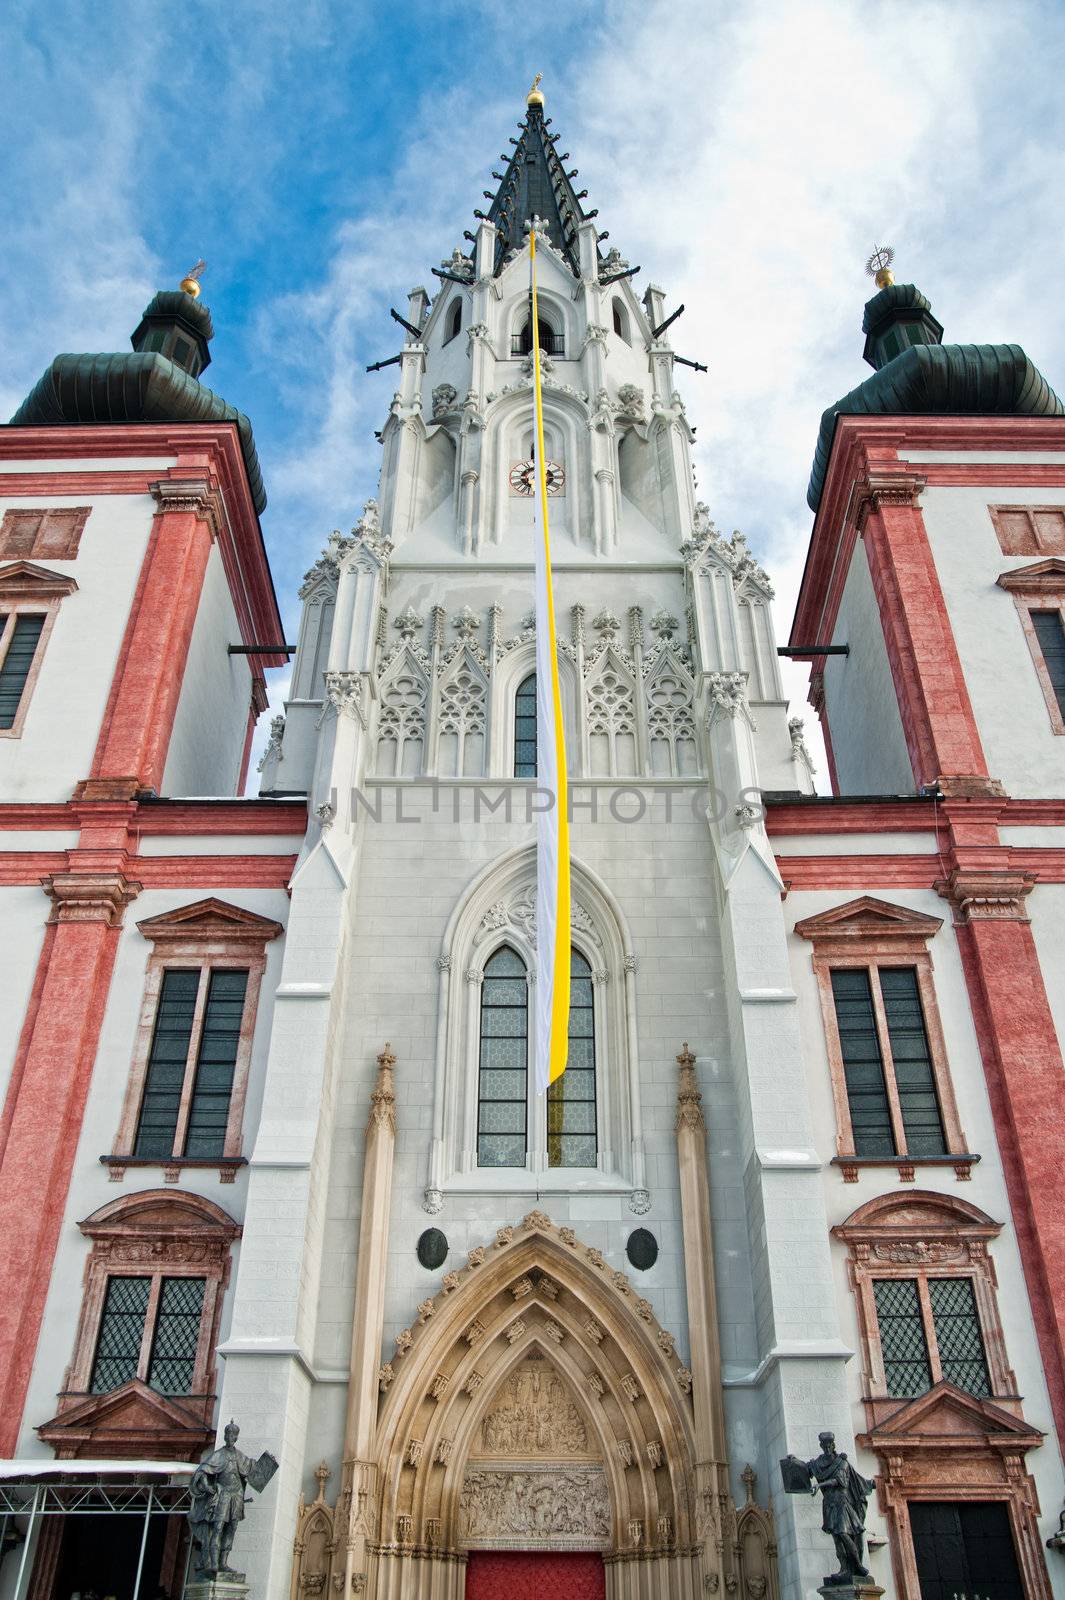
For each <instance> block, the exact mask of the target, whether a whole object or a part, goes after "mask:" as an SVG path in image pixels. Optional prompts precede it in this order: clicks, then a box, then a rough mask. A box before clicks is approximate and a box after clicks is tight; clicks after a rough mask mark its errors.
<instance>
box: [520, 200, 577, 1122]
mask: <svg viewBox="0 0 1065 1600" xmlns="http://www.w3.org/2000/svg"><path fill="white" fill-rule="evenodd" d="M529 263H530V272H531V277H532V315H531V317H530V322H531V326H532V348H533V393H534V395H535V398H536V477H537V482H538V484H539V489H540V529H539V532H538V536H537V540H536V779H537V786H538V787H539V788H540V789H542V790H547V791H549V793H550V795H551V796H552V798H553V802H554V803H553V804H552V805H551V806H550V807H549V808H548V809H547V810H543V811H540V812H539V814H538V816H537V819H536V830H537V831H536V1092H537V1093H538V1094H544V1093H545V1092H546V1090H547V1087H548V1085H549V1084H551V1083H554V1081H555V1079H556V1078H560V1077H561V1076H562V1074H563V1073H564V1072H565V1070H566V1056H567V1054H568V1052H569V1037H568V1035H569V969H570V886H569V815H568V811H569V803H568V794H567V787H566V741H565V738H564V736H563V728H562V693H561V689H560V687H559V681H558V646H557V642H556V638H555V599H554V593H553V591H552V587H551V543H550V538H549V535H548V524H547V472H546V467H545V462H544V403H543V390H542V388H541V377H540V338H539V331H540V318H539V307H538V305H537V300H536V227H535V222H534V223H533V224H532V225H531V226H530V228H529ZM541 799H542V800H545V797H544V796H541Z"/></svg>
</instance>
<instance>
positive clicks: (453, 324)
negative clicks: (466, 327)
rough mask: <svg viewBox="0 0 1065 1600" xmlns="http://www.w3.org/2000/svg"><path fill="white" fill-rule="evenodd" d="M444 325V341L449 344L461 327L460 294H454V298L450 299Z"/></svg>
mask: <svg viewBox="0 0 1065 1600" xmlns="http://www.w3.org/2000/svg"><path fill="white" fill-rule="evenodd" d="M445 326H446V328H447V332H446V333H445V334H444V343H445V344H450V343H451V341H452V339H453V338H454V337H455V335H456V334H457V333H458V332H459V331H460V330H461V328H462V298H461V296H460V295H456V297H455V299H454V300H452V302H451V305H450V306H449V307H448V313H447V323H446V325H445Z"/></svg>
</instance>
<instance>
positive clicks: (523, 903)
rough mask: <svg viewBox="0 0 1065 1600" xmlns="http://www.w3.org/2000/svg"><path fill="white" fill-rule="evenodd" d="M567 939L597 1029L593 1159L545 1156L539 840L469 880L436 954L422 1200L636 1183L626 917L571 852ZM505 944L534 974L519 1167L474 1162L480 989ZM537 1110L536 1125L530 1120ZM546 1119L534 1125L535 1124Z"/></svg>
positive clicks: (636, 1188)
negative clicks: (540, 1084)
mask: <svg viewBox="0 0 1065 1600" xmlns="http://www.w3.org/2000/svg"><path fill="white" fill-rule="evenodd" d="M572 885H573V908H574V910H573V923H572V928H571V934H572V943H573V945H574V947H575V948H576V949H578V950H579V951H580V953H581V954H582V955H583V956H584V957H585V959H586V960H587V961H588V962H589V965H590V966H591V968H592V973H593V1014H594V1026H595V1037H596V1123H597V1128H596V1139H597V1162H596V1165H595V1166H594V1167H549V1166H548V1164H547V1163H548V1153H547V1111H546V1100H545V1099H542V1100H541V1103H539V1104H538V1103H537V1099H536V1097H535V1094H534V1088H533V1073H532V1062H533V1060H534V1055H533V1051H534V1050H535V1009H536V1008H535V1004H534V995H533V993H532V987H533V985H534V983H535V972H536V946H535V943H534V942H533V939H532V938H531V937H530V934H531V908H532V906H534V905H535V887H536V851H535V847H534V846H529V845H522V846H518V847H516V848H515V849H513V850H511V851H508V852H507V853H506V855H504V856H503V857H501V858H500V859H499V860H497V861H496V862H493V863H492V864H491V865H490V866H488V867H486V868H484V869H483V870H482V871H481V872H480V873H478V874H477V876H476V877H475V878H474V879H473V881H472V882H471V883H470V885H469V886H468V887H467V889H466V891H465V893H464V895H463V896H462V898H461V900H460V902H459V904H458V905H457V906H456V908H455V910H454V911H453V913H452V916H451V918H450V921H449V923H448V927H447V931H446V933H445V937H444V945H443V951H442V953H441V955H440V956H439V957H438V959H437V969H438V971H439V974H440V990H439V999H438V1012H437V1043H436V1073H435V1091H434V1106H433V1132H432V1141H431V1144H430V1152H429V1175H428V1186H427V1191H426V1193H427V1205H428V1204H429V1197H430V1196H432V1197H433V1209H437V1206H436V1197H437V1196H441V1195H443V1194H444V1193H485V1192H499V1191H501V1190H518V1191H521V1192H524V1193H528V1192H529V1190H530V1188H532V1187H535V1188H536V1189H537V1190H538V1192H541V1193H548V1192H554V1193H572V1192H575V1191H581V1190H598V1191H606V1192H610V1193H621V1194H636V1193H640V1194H642V1193H643V1192H644V1154H643V1120H642V1112H641V1106H640V1088H639V1063H638V1053H637V1030H636V995H635V984H636V958H635V956H634V954H633V952H632V943H631V939H630V937H629V934H628V929H627V927H626V925H625V921H624V917H623V915H622V913H621V910H620V908H619V907H618V905H617V903H616V901H615V900H614V898H613V896H612V895H611V894H610V892H609V890H607V889H606V887H605V886H604V885H603V884H602V883H601V881H600V880H599V879H598V878H597V877H596V876H595V875H594V874H593V873H592V872H590V870H589V869H588V868H587V867H585V866H584V865H583V864H581V863H580V862H578V861H574V862H573V863H572ZM505 944H509V945H510V946H511V947H512V948H513V949H514V950H515V951H517V953H518V954H519V955H520V957H521V959H522V960H523V961H524V962H525V965H526V971H527V972H528V973H529V975H530V996H529V1001H530V1004H529V1048H530V1058H529V1059H530V1071H529V1084H528V1094H529V1109H530V1124H529V1138H528V1142H527V1149H526V1161H525V1164H524V1165H523V1166H521V1167H479V1166H478V1165H477V1105H478V1069H479V1056H480V1049H479V1046H480V996H481V983H482V982H483V978H484V968H485V964H486V963H487V961H488V960H489V959H490V957H491V956H492V955H494V954H495V952H496V951H497V950H498V949H499V948H500V947H501V946H502V945H505ZM534 1118H535V1119H536V1121H535V1124H534V1121H533V1119H534ZM541 1123H542V1127H541V1126H540V1124H541Z"/></svg>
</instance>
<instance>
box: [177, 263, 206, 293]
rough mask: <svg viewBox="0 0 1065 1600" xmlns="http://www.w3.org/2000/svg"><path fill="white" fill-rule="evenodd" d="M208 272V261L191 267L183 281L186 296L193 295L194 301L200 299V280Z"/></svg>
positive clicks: (182, 286) (182, 285)
mask: <svg viewBox="0 0 1065 1600" xmlns="http://www.w3.org/2000/svg"><path fill="white" fill-rule="evenodd" d="M206 271H207V263H206V261H202V260H201V261H197V263H196V265H195V266H194V267H190V268H189V270H188V272H186V274H185V276H184V277H183V278H182V280H181V288H182V289H184V291H185V293H186V294H189V295H191V296H192V298H193V299H194V300H198V299H199V297H200V279H201V278H202V277H203V274H204V273H205V272H206Z"/></svg>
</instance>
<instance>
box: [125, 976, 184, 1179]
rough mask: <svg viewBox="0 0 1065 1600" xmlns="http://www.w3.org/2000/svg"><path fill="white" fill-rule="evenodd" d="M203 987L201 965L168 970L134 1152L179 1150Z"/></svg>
mask: <svg viewBox="0 0 1065 1600" xmlns="http://www.w3.org/2000/svg"><path fill="white" fill-rule="evenodd" d="M199 987H200V971H199V968H198V967H171V968H168V970H167V971H166V972H164V974H163V984H162V988H161V989H160V991H159V1009H158V1011H157V1012H156V1015H155V1032H154V1034H153V1035H152V1048H151V1054H150V1055H149V1057H148V1072H147V1076H146V1078H145V1083H144V1098H143V1100H142V1101H141V1112H140V1120H139V1122H138V1125H137V1139H136V1143H135V1144H134V1147H133V1154H134V1155H135V1156H144V1157H152V1156H162V1157H166V1156H171V1155H173V1153H174V1135H175V1133H176V1131H177V1120H178V1112H179V1110H180V1107H181V1090H182V1086H183V1084H184V1082H185V1066H186V1063H187V1061H188V1055H189V1044H190V1042H191V1039H192V1021H193V1016H194V1014H195V1011H196V995H197V993H198V991H199Z"/></svg>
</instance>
